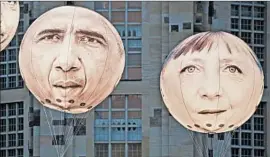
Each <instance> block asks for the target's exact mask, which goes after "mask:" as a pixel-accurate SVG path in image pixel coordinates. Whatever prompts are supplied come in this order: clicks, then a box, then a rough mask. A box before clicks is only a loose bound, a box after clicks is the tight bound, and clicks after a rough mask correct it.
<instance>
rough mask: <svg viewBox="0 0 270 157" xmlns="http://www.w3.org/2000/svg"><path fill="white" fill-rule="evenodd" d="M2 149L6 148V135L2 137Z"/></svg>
mask: <svg viewBox="0 0 270 157" xmlns="http://www.w3.org/2000/svg"><path fill="white" fill-rule="evenodd" d="M0 147H1V148H4V147H6V135H5V134H4V135H0Z"/></svg>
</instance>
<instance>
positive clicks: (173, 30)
mask: <svg viewBox="0 0 270 157" xmlns="http://www.w3.org/2000/svg"><path fill="white" fill-rule="evenodd" d="M171 32H179V26H178V25H171Z"/></svg>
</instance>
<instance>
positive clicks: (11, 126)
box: [8, 118, 16, 131]
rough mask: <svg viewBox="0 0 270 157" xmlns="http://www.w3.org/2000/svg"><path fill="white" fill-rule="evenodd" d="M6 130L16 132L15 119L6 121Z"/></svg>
mask: <svg viewBox="0 0 270 157" xmlns="http://www.w3.org/2000/svg"><path fill="white" fill-rule="evenodd" d="M8 130H9V131H16V118H10V119H8Z"/></svg>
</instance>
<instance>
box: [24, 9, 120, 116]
mask: <svg viewBox="0 0 270 157" xmlns="http://www.w3.org/2000/svg"><path fill="white" fill-rule="evenodd" d="M19 64H20V69H21V73H22V77H23V79H24V80H25V83H26V86H27V87H28V88H29V90H30V91H31V92H32V93H33V94H34V95H35V97H36V98H37V99H38V100H39V101H40V102H41V103H42V104H43V105H44V106H46V107H49V108H52V109H56V110H60V111H64V112H68V113H73V114H76V113H83V112H86V111H89V110H90V109H92V108H93V107H94V106H96V105H97V104H99V103H100V102H101V101H103V100H104V99H105V98H106V97H107V96H108V95H109V94H110V93H111V92H112V91H113V89H114V87H115V86H116V85H117V84H118V82H119V80H120V78H121V76H122V73H123V70H124V64H125V53H124V47H123V43H122V40H121V37H120V36H119V34H118V32H117V31H116V29H115V28H114V27H113V25H112V24H111V23H110V22H109V21H107V20H106V19H105V18H104V17H103V16H101V15H100V14H98V13H96V12H94V11H91V10H89V9H86V8H82V7H72V6H63V7H58V8H54V9H52V10H50V11H48V12H46V13H44V14H43V15H41V16H40V17H39V18H38V19H36V21H34V22H33V24H32V25H31V26H30V27H29V28H28V30H27V32H26V33H25V36H24V38H23V41H22V44H21V48H20V54H19Z"/></svg>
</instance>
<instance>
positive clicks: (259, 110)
mask: <svg viewBox="0 0 270 157" xmlns="http://www.w3.org/2000/svg"><path fill="white" fill-rule="evenodd" d="M254 48H255V53H256V54H257V53H259V54H260V53H261V52H262V53H264V52H263V50H261V49H260V50H259V51H256V48H257V47H254ZM259 54H257V56H261V55H259ZM258 58H259V59H263V58H264V57H258ZM265 104H266V103H264V102H261V103H260V104H259V106H258V108H257V110H256V112H255V115H260V116H263V115H264V106H265Z"/></svg>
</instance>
